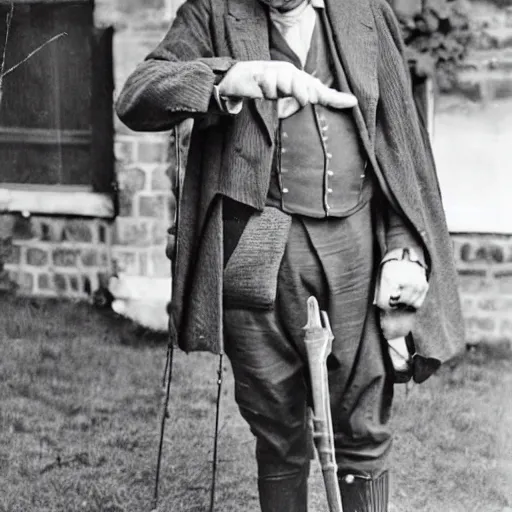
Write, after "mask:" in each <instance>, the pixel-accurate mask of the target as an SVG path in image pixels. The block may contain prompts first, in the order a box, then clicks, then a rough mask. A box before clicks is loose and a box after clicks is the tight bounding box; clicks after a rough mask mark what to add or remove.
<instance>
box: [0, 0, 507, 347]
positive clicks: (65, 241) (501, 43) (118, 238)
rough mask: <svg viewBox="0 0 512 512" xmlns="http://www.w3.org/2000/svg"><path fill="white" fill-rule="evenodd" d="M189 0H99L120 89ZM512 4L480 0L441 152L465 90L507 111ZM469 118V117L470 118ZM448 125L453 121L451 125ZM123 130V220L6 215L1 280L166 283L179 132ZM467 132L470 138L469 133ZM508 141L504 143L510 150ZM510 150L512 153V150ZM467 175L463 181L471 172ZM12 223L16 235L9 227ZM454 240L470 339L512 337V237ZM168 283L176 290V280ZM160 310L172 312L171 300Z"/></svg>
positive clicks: (476, 105) (469, 102)
mask: <svg viewBox="0 0 512 512" xmlns="http://www.w3.org/2000/svg"><path fill="white" fill-rule="evenodd" d="M180 3H181V2H180V0H178V1H176V0H172V1H171V0H145V1H142V0H96V13H95V16H96V23H97V24H98V25H114V27H115V29H116V32H115V38H114V59H115V80H116V86H117V90H116V92H118V91H119V89H120V87H121V86H122V85H123V83H124V81H125V80H126V78H127V76H128V74H129V73H130V72H131V71H132V69H133V68H134V66H135V65H136V64H137V63H138V62H140V61H141V60H142V59H143V58H144V56H145V55H146V54H147V53H148V52H149V51H150V50H151V49H152V48H154V46H155V45H156V44H157V43H158V41H159V40H160V39H161V37H162V36H163V34H164V33H165V31H166V29H167V28H168V25H169V20H170V18H172V16H173V14H174V12H175V10H176V8H177V6H178V5H179V4H180ZM496 4H500V7H499V8H498V7H496ZM510 4H512V0H511V2H508V3H507V2H504V1H500V2H486V1H472V2H471V5H472V20H473V21H472V22H473V25H474V28H475V33H476V34H477V35H478V37H476V39H475V47H474V49H473V50H472V52H471V54H470V56H469V58H468V62H467V65H466V67H465V69H463V70H462V71H461V73H460V75H459V81H458V87H457V90H456V91H455V94H454V95H453V96H452V97H451V98H449V99H446V98H445V99H442V101H441V102H440V105H441V106H440V107H439V108H438V118H439V120H440V125H439V126H438V127H437V128H439V129H437V128H436V138H437V140H438V144H437V146H438V152H439V154H440V155H441V156H442V155H443V147H442V144H443V143H445V142H446V145H447V146H449V147H450V148H451V149H450V151H451V153H450V154H453V153H454V152H453V147H454V146H455V145H457V144H456V142H455V139H454V137H455V134H456V132H457V130H453V125H450V124H449V123H445V121H446V120H451V121H453V119H454V118H455V117H456V116H457V115H458V111H457V108H458V107H456V108H454V106H453V105H454V99H453V98H458V99H457V100H455V103H457V102H458V103H457V104H458V105H462V107H461V109H466V110H468V109H470V110H471V109H473V110H475V109H476V110H478V109H481V110H482V112H484V111H488V110H485V108H484V107H486V106H487V107H489V106H490V107H494V109H495V111H496V113H497V114H496V115H498V116H499V115H501V116H502V115H503V114H502V113H503V112H504V111H505V110H504V105H511V106H512V79H511V75H512V10H511V8H510V7H509V5H510ZM504 102H505V103H504ZM443 105H445V106H446V108H444V107H443ZM461 119H462V121H461V125H463V124H464V118H461ZM443 123H445V124H443ZM510 124H511V125H512V123H510ZM443 126H446V127H447V128H446V129H445V131H444V132H443ZM461 132H463V130H462V127H461ZM116 133H117V135H116V143H115V155H116V165H117V177H118V181H119V206H120V211H119V213H120V215H119V217H118V219H117V220H116V221H115V223H113V225H110V224H109V223H107V222H104V221H101V220H98V219H91V220H83V219H82V220H81V219H72V218H68V219H56V218H51V217H37V216H34V217H30V218H24V217H22V216H12V215H4V216H1V217H0V259H2V257H3V259H4V260H5V259H6V260H7V261H6V263H5V265H4V268H2V267H1V266H0V286H1V284H2V282H4V283H8V282H9V281H10V279H11V278H15V279H16V280H17V282H18V284H19V286H20V290H21V291H22V292H25V293H43V294H48V295H52V294H53V295H56V294H66V295H71V296H77V297H78V296H82V297H83V296H87V295H88V294H89V293H90V292H91V291H94V290H95V289H96V288H97V287H98V286H100V284H101V283H102V281H104V280H105V279H106V277H107V276H108V275H109V272H111V271H112V270H117V271H119V272H120V275H122V276H125V277H127V278H130V277H133V278H134V282H136V283H137V286H132V287H130V286H129V283H128V288H130V290H131V291H130V293H133V290H134V289H135V290H136V289H140V287H141V281H140V279H141V278H142V279H146V280H147V284H148V286H149V288H146V289H149V290H151V289H152V288H151V280H153V281H154V282H155V283H156V282H157V281H158V282H159V283H161V282H162V279H165V278H169V264H168V261H167V260H166V259H165V257H164V246H165V236H166V229H167V227H168V226H169V224H170V221H171V218H172V216H173V214H174V197H173V195H172V192H171V179H173V172H174V162H173V152H172V151H169V148H170V147H171V145H172V141H171V137H170V134H169V133H159V134H138V133H134V132H131V131H130V130H128V129H127V128H126V127H124V126H123V125H121V123H119V121H116ZM439 139H441V146H439V142H440V141H439ZM462 141H465V143H466V147H467V143H468V139H467V137H466V135H465V134H464V136H463V138H462ZM471 144H473V142H472V141H471V142H470V145H471ZM506 146H507V147H508V145H503V150H505V149H506ZM485 150H486V149H485V148H482V151H485ZM489 151H490V149H489ZM493 151H494V149H493ZM436 156H437V155H436ZM484 157H485V155H484ZM440 160H441V161H442V160H443V158H440ZM484 160H485V158H484ZM500 160H502V161H506V162H507V164H508V162H510V159H508V160H507V159H504V158H501V159H500ZM460 161H461V158H460V152H459V156H457V155H455V156H454V160H453V161H448V162H447V165H448V166H449V168H450V169H454V171H453V172H454V173H455V171H456V166H457V164H458V165H459V167H460ZM464 165H465V164H464ZM460 172H461V173H465V172H485V171H482V169H476V168H475V169H473V168H471V169H470V170H469V171H468V169H467V168H466V167H464V169H460ZM458 183H459V186H460V184H461V181H460V180H459V182H458ZM462 184H463V183H462ZM447 207H448V209H449V208H450V204H447ZM2 233H4V234H5V233H9V236H3V237H2ZM11 235H12V237H11ZM2 240H3V242H2ZM453 242H454V251H455V252H454V254H455V259H456V262H457V267H458V269H459V274H460V293H461V297H462V301H463V307H464V313H465V317H466V326H467V337H468V341H469V342H471V343H476V342H478V341H481V340H487V341H496V340H502V339H512V320H511V318H512V314H511V313H512V237H510V236H502V235H494V236H493V235H477V234H474V235H466V234H456V233H454V234H453ZM135 278H136V279H137V280H135ZM121 288H123V286H119V289H121ZM160 289H161V290H163V292H162V293H163V294H165V293H166V291H165V289H166V285H164V286H160ZM159 311H160V313H159V314H162V311H163V309H162V308H160V309H159Z"/></svg>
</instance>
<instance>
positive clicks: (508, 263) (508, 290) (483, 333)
mask: <svg viewBox="0 0 512 512" xmlns="http://www.w3.org/2000/svg"><path fill="white" fill-rule="evenodd" d="M453 243H454V252H455V259H456V262H457V268H458V271H459V289H460V295H461V299H462V306H463V308H464V314H465V318H466V340H467V342H468V343H470V344H474V343H479V342H482V341H485V342H501V341H510V340H511V339H512V236H506V235H453Z"/></svg>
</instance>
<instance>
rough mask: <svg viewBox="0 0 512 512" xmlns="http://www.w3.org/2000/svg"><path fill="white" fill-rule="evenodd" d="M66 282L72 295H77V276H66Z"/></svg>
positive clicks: (78, 289) (78, 288)
mask: <svg viewBox="0 0 512 512" xmlns="http://www.w3.org/2000/svg"><path fill="white" fill-rule="evenodd" d="M68 281H69V289H70V291H72V292H73V293H78V292H79V291H80V285H79V280H78V276H75V275H70V276H68Z"/></svg>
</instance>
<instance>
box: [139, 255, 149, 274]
mask: <svg viewBox="0 0 512 512" xmlns="http://www.w3.org/2000/svg"><path fill="white" fill-rule="evenodd" d="M139 275H141V276H147V275H149V258H148V255H147V253H145V252H141V253H140V254H139Z"/></svg>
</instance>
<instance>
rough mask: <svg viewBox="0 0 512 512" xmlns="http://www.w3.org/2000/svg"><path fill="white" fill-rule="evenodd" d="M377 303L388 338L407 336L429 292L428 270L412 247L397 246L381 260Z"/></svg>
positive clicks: (385, 334) (383, 328)
mask: <svg viewBox="0 0 512 512" xmlns="http://www.w3.org/2000/svg"><path fill="white" fill-rule="evenodd" d="M382 261H383V262H382V264H381V265H382V266H381V270H380V274H379V277H378V280H377V287H376V290H375V300H374V304H375V305H376V306H377V307H378V308H379V309H380V310H381V313H380V325H381V329H382V333H383V334H384V337H385V338H386V339H387V340H393V339H395V338H400V337H403V336H407V334H409V333H410V332H411V331H412V329H413V327H414V322H415V318H416V310H417V309H418V308H420V307H421V306H422V305H423V302H424V301H425V298H426V296H427V292H428V282H427V274H426V270H425V268H424V267H423V266H422V265H420V264H419V259H418V257H417V255H416V254H415V253H414V251H413V250H409V251H408V252H407V253H406V252H405V251H404V250H403V249H395V250H393V251H390V252H389V253H387V254H386V256H385V257H384V258H383V260H382Z"/></svg>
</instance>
